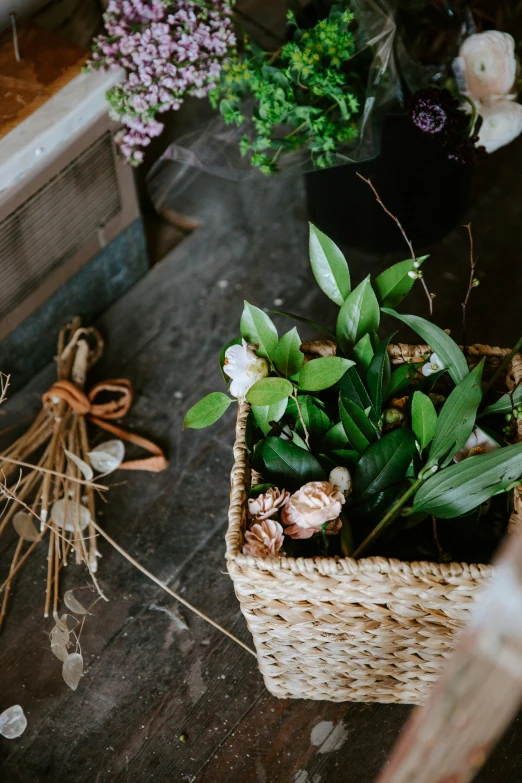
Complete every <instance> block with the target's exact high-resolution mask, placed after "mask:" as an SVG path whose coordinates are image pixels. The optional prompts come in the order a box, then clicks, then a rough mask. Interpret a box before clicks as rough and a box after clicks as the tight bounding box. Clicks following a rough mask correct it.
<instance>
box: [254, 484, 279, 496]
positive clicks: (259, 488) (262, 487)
mask: <svg viewBox="0 0 522 783" xmlns="http://www.w3.org/2000/svg"><path fill="white" fill-rule="evenodd" d="M273 486H274V485H273V484H256V485H255V487H250V489H249V490H248V497H249V498H257V497H259V495H262V494H263V493H264V492H266V491H267V490H268V489H271V487H273Z"/></svg>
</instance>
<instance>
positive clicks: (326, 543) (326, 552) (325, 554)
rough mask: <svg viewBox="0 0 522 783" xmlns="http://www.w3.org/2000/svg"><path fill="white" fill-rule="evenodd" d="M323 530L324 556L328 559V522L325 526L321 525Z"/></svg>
mask: <svg viewBox="0 0 522 783" xmlns="http://www.w3.org/2000/svg"><path fill="white" fill-rule="evenodd" d="M321 530H322V531H323V544H324V556H325V557H328V536H327V535H326V522H325V523H324V525H321Z"/></svg>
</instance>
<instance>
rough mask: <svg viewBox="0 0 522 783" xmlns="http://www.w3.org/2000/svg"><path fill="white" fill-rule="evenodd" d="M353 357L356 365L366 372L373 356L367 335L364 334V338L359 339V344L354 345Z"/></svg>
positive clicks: (370, 341) (370, 339) (370, 342)
mask: <svg viewBox="0 0 522 783" xmlns="http://www.w3.org/2000/svg"><path fill="white" fill-rule="evenodd" d="M353 355H354V356H355V358H356V360H357V363H358V364H359V365H361V367H362V368H363V369H364V370H367V369H368V367H369V366H370V363H371V361H372V359H373V355H374V351H373V345H372V338H371V337H370V335H369V334H365V335H364V337H361V339H360V340H359V342H358V343H356V344H355V345H354V347H353Z"/></svg>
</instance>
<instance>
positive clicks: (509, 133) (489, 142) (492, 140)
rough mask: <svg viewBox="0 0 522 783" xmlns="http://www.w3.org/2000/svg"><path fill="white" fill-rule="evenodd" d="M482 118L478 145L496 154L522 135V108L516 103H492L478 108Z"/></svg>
mask: <svg viewBox="0 0 522 783" xmlns="http://www.w3.org/2000/svg"><path fill="white" fill-rule="evenodd" d="M477 109H478V111H479V113H480V115H481V117H482V125H481V127H480V131H479V137H478V142H477V143H478V144H482V145H483V146H484V147H485V148H486V152H495V150H498V149H499V147H504V146H505V145H506V144H509V143H510V142H512V141H513V139H516V137H517V136H519V135H520V134H521V133H522V106H521V105H520V103H516V102H515V101H510V100H503V101H491V102H488V103H482V104H479V105H478V106H477Z"/></svg>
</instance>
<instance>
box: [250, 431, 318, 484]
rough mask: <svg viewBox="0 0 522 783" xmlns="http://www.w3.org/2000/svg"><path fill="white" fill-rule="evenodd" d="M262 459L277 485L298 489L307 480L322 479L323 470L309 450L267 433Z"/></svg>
mask: <svg viewBox="0 0 522 783" xmlns="http://www.w3.org/2000/svg"><path fill="white" fill-rule="evenodd" d="M262 452H263V460H264V463H265V465H266V468H267V470H268V472H269V473H270V476H267V478H273V479H274V483H275V484H276V485H277V486H283V487H285V489H291V490H293V489H299V487H302V486H303V484H306V483H307V482H309V481H324V480H325V478H326V475H325V472H324V470H323V468H322V467H321V464H320V463H319V462H318V460H317V459H316V458H315V457H314V456H312V454H310V452H309V451H305V449H302V448H300V447H299V446H296V445H295V444H294V443H290V442H289V441H287V440H283V439H282V438H275V437H273V436H272V435H269V436H268V438H266V440H265V441H264V442H263V446H262Z"/></svg>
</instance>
